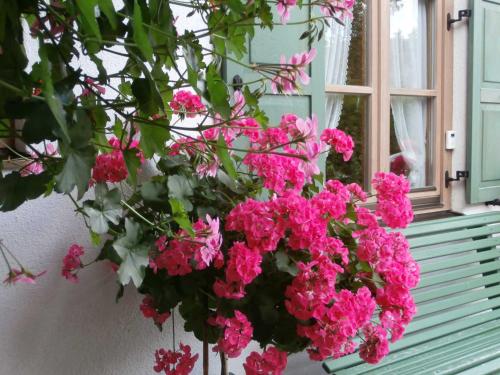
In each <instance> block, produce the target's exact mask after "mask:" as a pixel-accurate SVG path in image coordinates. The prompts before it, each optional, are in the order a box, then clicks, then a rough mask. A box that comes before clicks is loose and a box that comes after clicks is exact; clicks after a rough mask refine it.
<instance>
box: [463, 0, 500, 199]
mask: <svg viewBox="0 0 500 375" xmlns="http://www.w3.org/2000/svg"><path fill="white" fill-rule="evenodd" d="M471 4H472V5H473V8H472V17H471V19H470V23H469V37H470V39H469V40H470V48H469V93H470V94H469V95H470V97H469V119H468V122H469V124H468V150H467V158H468V167H469V171H470V177H469V179H468V182H467V199H468V201H469V203H479V202H485V201H489V200H493V199H495V198H500V0H488V1H486V0H473V1H472V2H471Z"/></svg>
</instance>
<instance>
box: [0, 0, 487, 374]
mask: <svg viewBox="0 0 500 375" xmlns="http://www.w3.org/2000/svg"><path fill="white" fill-rule="evenodd" d="M466 7H467V0H456V1H455V9H456V12H457V11H458V9H463V8H466ZM181 21H182V20H181ZM454 34H455V37H454V38H455V43H454V87H453V88H454V90H453V91H454V113H453V126H454V129H455V130H457V133H458V145H457V149H456V150H455V151H454V152H453V169H454V170H459V169H464V167H465V128H466V109H465V108H466V96H465V95H466V85H465V80H464V79H463V78H464V77H466V62H467V54H466V52H467V51H466V41H467V26H466V25H465V24H462V25H461V26H459V27H456V28H455V31H454ZM28 47H30V46H28ZM28 54H29V55H30V56H31V57H32V59H33V60H34V59H36V56H35V54H34V51H33V48H31V49H30V48H28ZM107 64H109V66H111V67H112V66H116V67H118V66H119V65H120V64H119V62H117V61H114V60H113V61H107ZM88 68H89V69H92V67H91V66H90V65H89V66H88ZM452 207H453V209H455V210H457V211H465V212H474V211H479V210H485V207H484V206H475V207H472V206H467V205H466V203H465V193H464V185H463V183H459V184H454V186H453V192H452ZM0 238H2V239H4V241H5V243H6V244H7V246H9V247H10V248H11V249H12V250H14V251H15V252H16V254H18V255H19V257H20V258H21V259H22V260H23V261H24V262H25V263H26V264H27V265H30V266H31V267H32V268H33V270H34V271H41V270H47V274H46V275H45V276H43V278H41V279H40V281H39V284H38V285H37V286H27V285H21V286H16V287H3V286H2V287H0V338H1V340H0V374H1V375H45V374H47V375H49V374H50V375H68V374H70V375H73V374H74V375H94V374H99V375H115V374H116V375H118V374H119V375H138V374H151V373H152V370H151V369H152V363H153V352H154V350H155V349H156V348H158V347H161V346H163V347H171V340H172V321H171V320H170V321H169V322H168V323H167V325H166V329H165V330H164V332H163V333H160V332H159V331H158V330H157V329H156V328H155V327H154V326H153V324H152V323H151V322H150V321H146V320H145V319H144V318H143V317H142V316H141V313H140V311H139V304H140V300H141V299H140V297H139V296H138V295H137V294H136V293H135V291H134V290H133V288H128V289H127V290H126V292H125V296H124V297H123V299H122V300H121V301H120V303H119V304H115V302H114V296H115V293H116V290H117V285H116V283H115V277H114V275H113V273H112V271H111V270H110V269H109V268H108V267H106V266H105V265H98V266H95V267H92V268H90V269H87V270H84V271H83V272H82V273H81V275H80V277H81V281H80V283H78V284H76V285H74V284H70V283H68V282H66V281H65V280H64V279H62V277H61V276H60V266H61V259H62V257H63V256H64V254H65V252H66V249H67V247H68V246H69V245H70V244H71V243H73V242H78V243H81V244H83V245H84V246H85V247H86V250H87V254H86V256H85V260H86V261H90V260H92V259H93V258H94V257H95V256H96V251H95V250H92V249H91V248H90V247H89V245H88V236H87V231H86V229H85V227H84V226H83V223H82V221H81V219H80V218H79V217H76V216H75V215H74V214H73V212H72V204H71V201H70V200H69V199H67V198H64V197H61V196H51V197H49V198H45V199H40V200H37V201H32V202H29V203H27V204H25V205H24V206H22V207H21V208H20V209H19V210H17V211H15V212H12V213H7V214H5V213H2V214H0ZM4 273H6V270H5V269H1V274H2V275H3V274H4ZM176 336H177V340H178V341H183V342H184V343H189V344H191V345H192V347H193V350H194V351H195V352H198V353H200V352H201V346H200V345H199V344H198V343H197V342H196V340H194V338H193V337H192V336H191V335H189V334H185V333H183V330H182V322H181V319H180V318H177V319H176ZM252 349H255V345H254V346H253V348H252ZM243 358H244V356H243ZM211 362H212V364H213V366H212V371H211V373H213V374H217V373H218V371H219V366H218V358H217V357H215V356H212V358H211ZM200 366H201V360H200V361H198V366H197V367H196V369H195V371H194V374H201V367H200ZM230 368H231V370H232V371H233V372H234V373H235V374H241V373H242V366H241V363H240V362H238V361H236V360H231V361H230ZM287 373H289V374H297V375H299V374H306V373H307V374H310V375H314V374H321V373H322V372H321V369H320V366H319V364H313V365H311V364H310V363H309V362H308V361H307V359H306V356H304V355H300V356H295V357H293V358H291V359H290V360H289V367H288V371H287Z"/></svg>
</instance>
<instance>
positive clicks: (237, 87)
mask: <svg viewBox="0 0 500 375" xmlns="http://www.w3.org/2000/svg"><path fill="white" fill-rule="evenodd" d="M242 87H243V79H242V78H241V77H240V76H239V74H236V75H235V76H234V77H233V88H234V91H241V88H242Z"/></svg>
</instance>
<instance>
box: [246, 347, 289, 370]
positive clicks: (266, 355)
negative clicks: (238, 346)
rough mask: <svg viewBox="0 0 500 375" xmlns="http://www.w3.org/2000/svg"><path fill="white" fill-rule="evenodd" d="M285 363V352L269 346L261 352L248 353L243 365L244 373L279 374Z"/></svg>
mask: <svg viewBox="0 0 500 375" xmlns="http://www.w3.org/2000/svg"><path fill="white" fill-rule="evenodd" d="M286 363H287V355H286V353H285V352H282V351H281V350H278V349H276V348H275V347H274V346H270V347H268V348H267V349H266V350H265V351H264V352H263V353H262V354H259V353H257V352H252V353H250V355H249V356H248V357H247V359H246V362H245V363H244V364H243V367H244V368H245V374H246V375H281V374H283V372H284V371H285V368H286Z"/></svg>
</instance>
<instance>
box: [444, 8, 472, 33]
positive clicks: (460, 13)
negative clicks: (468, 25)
mask: <svg viewBox="0 0 500 375" xmlns="http://www.w3.org/2000/svg"><path fill="white" fill-rule="evenodd" d="M464 17H467V18H470V17H472V10H471V9H462V10H459V11H458V18H451V14H450V13H448V15H447V16H446V25H447V26H446V28H447V29H448V31H450V29H451V24H452V23H455V22H460V21H462V18H464Z"/></svg>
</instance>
